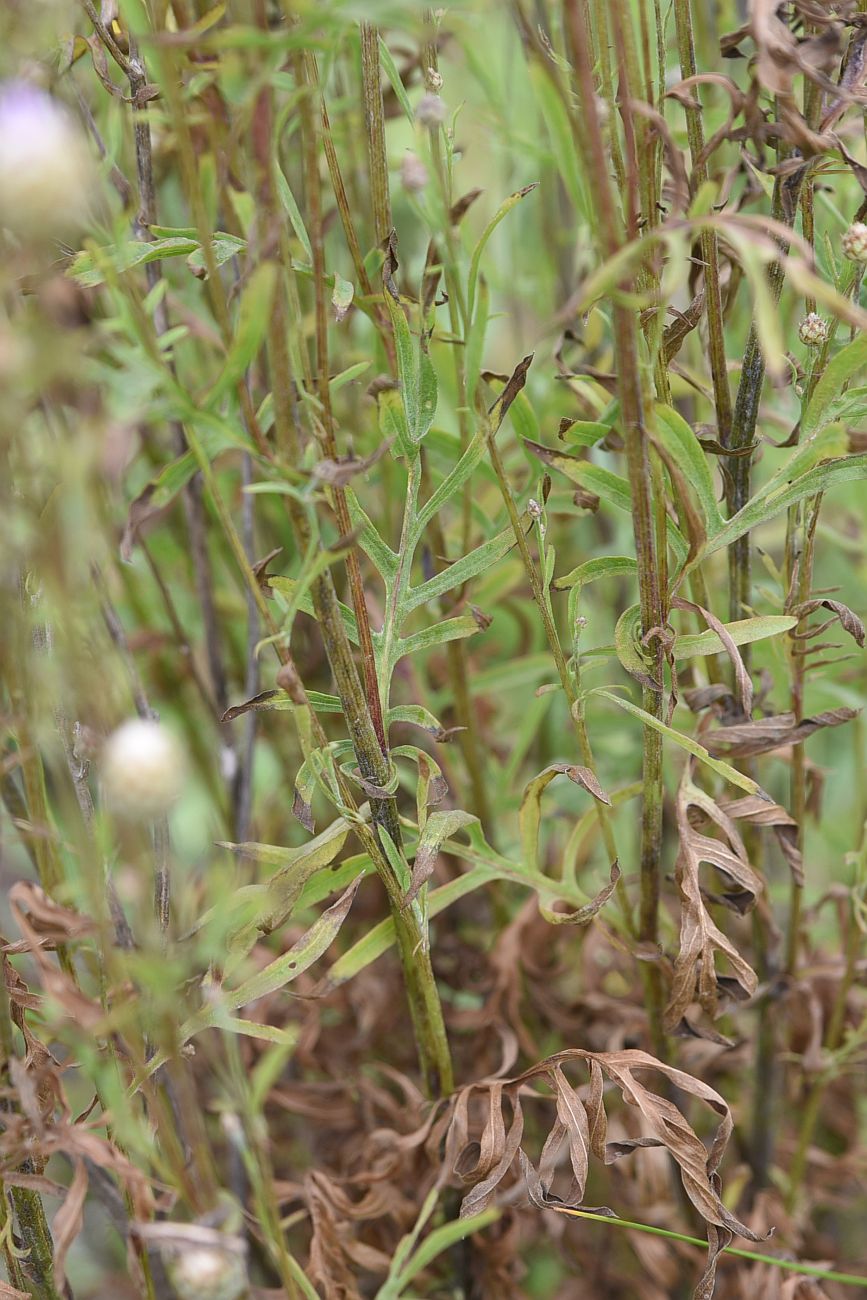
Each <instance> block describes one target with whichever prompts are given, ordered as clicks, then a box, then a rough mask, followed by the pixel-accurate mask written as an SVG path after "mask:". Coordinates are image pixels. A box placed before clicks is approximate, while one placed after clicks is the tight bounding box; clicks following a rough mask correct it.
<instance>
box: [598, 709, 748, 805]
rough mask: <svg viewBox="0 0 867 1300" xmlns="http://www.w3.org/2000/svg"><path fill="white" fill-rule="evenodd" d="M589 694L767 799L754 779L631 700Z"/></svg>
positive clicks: (719, 774) (743, 787) (706, 765)
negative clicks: (621, 711) (599, 698)
mask: <svg viewBox="0 0 867 1300" xmlns="http://www.w3.org/2000/svg"><path fill="white" fill-rule="evenodd" d="M588 694H589V695H598V696H601V698H602V699H603V700H608V701H609V703H611V704H616V705H617V707H618V708H619V709H623V710H624V712H626V713H631V714H632V716H633V717H634V718H638V719H639V720H640V721H641V722H643V723H644V725H645V726H646V727H653V729H654V731H658V732H660V734H661V735H663V736H665V737H666V739H668V740H671V741H673V742H674V744H675V745H679V746H680V748H681V749H685V750H686V751H687V753H689V754H692V755H693V757H694V758H697V759H698V760H699V762H700V763H704V765H705V767H709V768H710V769H711V771H713V772H716V773H717V775H718V776H721V777H723V778H724V779H725V780H726V781H730V782H731V784H732V785H736V786H737V787H738V789H739V790H745V791H746V792H747V794H756V795H759V797H760V798H766V797H767V796H766V795H765V793H764V791H763V790H762V788H761V786H759V784H758V783H757V782H756V781H754V780H753V779H752V777H749V776H744V774H743V772H738V771H737V770H736V768H733V767H731V766H730V765H729V764H728V763H723V762H722V761H721V759H718V758H714V757H713V755H712V754H711V753H710V751H709V750H707V749H705V747H704V745H700V744H699V743H698V741H697V740H693V739H692V737H691V736H685V735H684V734H683V733H682V732H680V731H675V729H674V727H667V726H666V725H665V723H664V722H660V720H659V718H655V717H653V715H652V714H650V713H647V712H646V711H645V710H644V709H640V708H639V707H638V705H637V704H633V703H632V702H631V700H624V699H621V697H620V696H619V695H615V694H614V693H613V692H612V691H605V690H600V689H597V690H594V691H589V692H588Z"/></svg>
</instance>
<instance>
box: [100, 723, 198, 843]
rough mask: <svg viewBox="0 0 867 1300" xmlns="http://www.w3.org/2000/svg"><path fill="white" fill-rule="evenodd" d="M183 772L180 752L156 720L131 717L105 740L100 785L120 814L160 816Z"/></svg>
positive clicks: (177, 789) (146, 817) (178, 788)
mask: <svg viewBox="0 0 867 1300" xmlns="http://www.w3.org/2000/svg"><path fill="white" fill-rule="evenodd" d="M184 774H185V764H184V755H183V751H182V750H181V747H180V745H179V744H178V742H177V740H175V738H174V736H173V735H172V733H171V732H170V731H168V730H167V729H166V728H165V727H164V726H163V725H162V724H161V723H159V722H149V721H147V720H146V719H144V718H134V719H132V720H131V721H129V722H125V723H124V724H123V725H122V726H120V727H118V729H117V731H115V732H113V733H112V734H111V735H110V736H109V738H108V740H107V741H106V743H105V748H104V750H103V753H102V780H103V788H104V791H105V796H106V799H107V801H108V803H109V804H110V806H111V807H112V808H113V809H114V811H115V812H117V813H119V814H120V815H121V816H122V817H127V818H129V819H130V820H134V821H149V820H153V819H154V818H155V817H160V816H162V815H163V813H165V812H167V811H168V809H169V808H170V807H171V805H172V804H173V803H174V801H175V799H176V798H177V797H178V795H179V794H180V792H181V786H182V784H183V780H184Z"/></svg>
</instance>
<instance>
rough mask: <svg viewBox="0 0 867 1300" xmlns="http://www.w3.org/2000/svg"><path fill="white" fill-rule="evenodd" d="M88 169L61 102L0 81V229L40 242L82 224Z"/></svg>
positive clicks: (90, 179)
mask: <svg viewBox="0 0 867 1300" xmlns="http://www.w3.org/2000/svg"><path fill="white" fill-rule="evenodd" d="M93 181H94V167H93V161H92V158H91V155H90V153H89V151H88V148H87V144H86V141H85V138H84V135H83V133H82V131H81V130H80V128H79V127H78V125H77V123H76V122H75V119H74V118H73V117H72V116H71V115H70V114H69V113H68V112H67V111H66V109H65V108H64V107H63V105H62V104H60V103H58V101H57V100H55V99H52V97H51V96H50V95H49V94H46V92H45V91H44V90H40V89H39V87H38V86H34V85H31V84H30V83H29V82H26V81H7V82H4V83H0V226H5V227H7V229H9V230H11V231H12V232H13V233H14V234H15V235H17V236H18V237H19V238H20V239H22V240H24V241H26V242H28V243H30V242H34V241H35V242H37V243H38V242H41V241H44V240H46V239H51V238H59V237H60V236H62V235H64V234H70V233H72V232H74V231H76V230H78V229H80V228H81V226H83V225H84V224H85V223H86V221H87V214H88V207H89V199H90V194H91V191H92V187H93Z"/></svg>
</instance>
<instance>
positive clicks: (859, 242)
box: [841, 221, 867, 262]
mask: <svg viewBox="0 0 867 1300" xmlns="http://www.w3.org/2000/svg"><path fill="white" fill-rule="evenodd" d="M841 242H842V245H843V252H844V253H845V254H846V256H847V257H848V258H849V261H850V262H867V225H865V224H864V222H863V221H854V222H853V223H852V225H851V226H850V227H849V229H848V230H847V231H846V232H845V233H844V235H843V239H842V241H841Z"/></svg>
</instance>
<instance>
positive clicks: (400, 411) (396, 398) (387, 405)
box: [376, 388, 416, 460]
mask: <svg viewBox="0 0 867 1300" xmlns="http://www.w3.org/2000/svg"><path fill="white" fill-rule="evenodd" d="M376 406H377V410H378V412H379V429H380V432H381V434H382V436H383V438H384V439H391V440H392V441H393V442H394V443H395V445H396V446H397V449H398V451H399V452H400V454H401V455H402V456H405V457H406V459H407V460H411V459H412V458H413V456H415V455H416V448H415V444H414V443H413V441H412V438H411V436H410V432H409V425H408V424H407V421H406V410H405V407H404V404H403V400H402V398H401V395H400V393H398V392H395V390H394V389H393V388H385V389H383V391H382V392H381V393H379V394H378V395H377V398H376Z"/></svg>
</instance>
